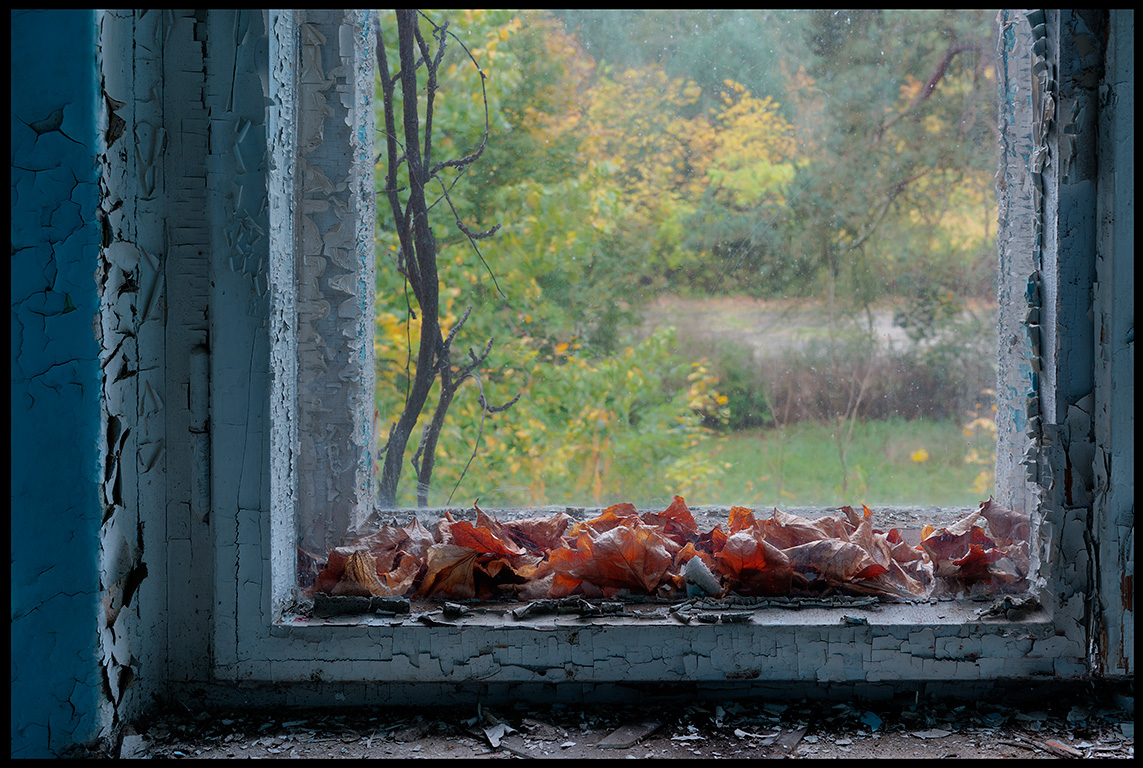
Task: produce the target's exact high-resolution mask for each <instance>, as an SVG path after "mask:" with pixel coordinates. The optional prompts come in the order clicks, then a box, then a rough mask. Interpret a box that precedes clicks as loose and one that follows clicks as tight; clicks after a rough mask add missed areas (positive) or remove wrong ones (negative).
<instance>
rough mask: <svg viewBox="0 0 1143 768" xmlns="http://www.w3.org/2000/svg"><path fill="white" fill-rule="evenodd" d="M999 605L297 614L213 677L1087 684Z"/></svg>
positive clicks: (1074, 662) (1050, 630) (1071, 661)
mask: <svg viewBox="0 0 1143 768" xmlns="http://www.w3.org/2000/svg"><path fill="white" fill-rule="evenodd" d="M993 604H994V603H981V602H976V601H967V600H948V601H927V602H918V603H878V604H874V605H852V606H850V607H841V608H835V607H821V606H812V607H804V608H800V609H796V610H792V609H790V608H785V607H783V608H777V607H769V606H768V607H759V608H752V609H746V608H744V607H739V606H735V607H734V608H733V609H732V610H730V611H727V612H728V613H742V612H746V611H748V613H749V617H748V618H747V619H746V620H740V619H739V620H733V621H731V622H729V623H728V622H726V621H718V622H710V621H709V620H698V619H693V620H691V621H690V622H689V623H685V624H684V623H683V622H682V621H680V620H679V619H677V618H675V617H674V616H673V615H671V614H670V611H669V609H668V606H665V605H656V606H652V605H650V604H643V605H641V606H639V607H635V606H631V605H629V606H628V607H627V613H626V614H625V615H622V616H619V615H606V616H592V617H589V618H580V617H579V616H576V615H562V614H559V615H541V616H535V617H531V618H524V619H514V618H512V616H511V615H510V614H509V613H508V611H509V610H510V609H511V608H513V607H515V608H519V605H520V604H511V605H508V604H491V603H483V604H481V605H479V606H471V607H469V611H470V612H469V613H467V614H465V615H463V616H459V617H455V618H451V619H445V618H443V614H442V613H440V611H441V610H442V607H443V605H442V604H439V603H421V604H415V605H414V606H412V608H413V610H411V611H410V613H408V614H405V615H393V616H379V615H373V616H338V617H330V618H324V619H314V618H311V617H306V616H302V615H300V614H286V615H285V616H284V617H283V620H282V621H280V622H277V623H275V624H273V625H272V626H269V627H267V628H266V629H267V633H266V636H264V638H263V642H262V643H259V644H258V646H259V647H260V651H261V652H259V653H258V654H257V656H246V657H245V658H238V659H235V660H234V663H233V664H226V665H219V667H217V668H216V672H217V673H218V674H219V676H220V677H223V678H228V679H237V680H264V681H274V682H287V681H289V680H297V681H307V680H321V681H323V682H346V683H349V682H357V683H360V682H409V683H414V682H415V683H450V684H451V683H465V682H477V681H480V682H503V683H523V682H533V683H556V682H563V681H577V682H590V683H603V682H632V683H652V682H663V683H668V682H735V681H756V682H817V683H825V682H843V681H844V682H857V681H863V682H880V681H897V680H914V681H922V682H937V681H984V680H998V679H1047V678H1053V679H1063V678H1081V677H1084V676H1085V675H1086V674H1087V667H1086V665H1085V664H1084V663H1083V649H1082V648H1080V647H1078V646H1077V645H1075V644H1074V643H1072V642H1070V641H1068V640H1067V639H1065V638H1064V637H1062V636H1058V635H1057V632H1056V628H1055V626H1054V625H1053V622H1052V619H1051V617H1050V616H1049V615H1048V613H1047V612H1045V611H1044V610H1043V609H1041V608H1039V607H1038V605H1037V606H1035V607H1034V608H1032V609H1030V610H1028V611H1027V612H1026V613H1024V614H1023V615H1020V616H1015V617H1014V618H1009V617H1007V616H1001V617H992V616H987V615H982V611H984V610H986V609H987V608H988V607H989V606H991V605H993ZM634 610H642V611H647V612H649V613H651V614H653V615H649V616H638V615H635V614H633V613H631V612H632V611H634ZM656 612H657V613H656ZM426 617H428V618H426ZM1073 646H1074V647H1073Z"/></svg>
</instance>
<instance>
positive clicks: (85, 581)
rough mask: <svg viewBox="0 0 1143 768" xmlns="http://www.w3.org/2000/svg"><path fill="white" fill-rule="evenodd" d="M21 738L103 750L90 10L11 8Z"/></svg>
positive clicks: (15, 742)
mask: <svg viewBox="0 0 1143 768" xmlns="http://www.w3.org/2000/svg"><path fill="white" fill-rule="evenodd" d="M11 18H12V59H13V61H21V62H32V61H35V62H37V63H36V65H35V66H34V67H32V68H30V70H26V71H24V72H17V71H15V70H14V71H13V77H12V193H11V194H12V224H11V236H12V271H11V274H12V286H11V287H12V315H11V317H12V527H11V531H12V560H11V564H12V565H11V567H12V576H11V579H12V584H11V587H12V589H11V594H12V602H11V630H12V634H11V638H12V678H11V679H12V686H11V694H12V731H11V733H12V741H11V753H12V756H13V757H50V756H52V755H53V754H54V753H57V752H58V751H59V750H61V749H62V748H64V747H66V746H68V745H70V744H72V743H75V742H84V741H88V740H89V739H91V738H94V737H95V735H96V732H97V721H98V715H97V713H98V700H99V690H100V685H99V679H98V672H97V665H96V658H95V656H96V648H97V642H96V638H97V606H98V594H99V572H98V567H99V560H98V539H99V522H100V505H99V490H98V489H99V456H98V453H97V449H96V446H97V444H98V437H97V435H98V432H99V383H100V368H99V347H98V345H97V343H96V339H95V335H94V333H93V320H95V321H96V322H97V321H98V311H99V301H98V296H97V294H96V285H95V280H94V273H95V264H96V261H97V258H98V247H99V224H98V221H97V218H96V213H95V212H96V205H97V200H98V185H97V180H98V169H97V166H96V164H95V157H96V154H97V152H98V149H97V146H96V144H97V143H96V135H95V110H96V108H97V98H98V79H97V76H96V68H95V24H94V13H93V12H92V11H54V12H42V11H28V10H25V11H13V12H12V17H11Z"/></svg>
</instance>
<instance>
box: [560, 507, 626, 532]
mask: <svg viewBox="0 0 1143 768" xmlns="http://www.w3.org/2000/svg"><path fill="white" fill-rule="evenodd" d="M638 523H639V512H638V510H636V509H635V505H634V504H627V503H623V504H612V505H611V506H610V507H608V508H607V509H605V510H603V512H602V513H601V514H600V515H599V517H593V518H592V519H590V520H584V521H583V522H582V523H576V524H575V525H573V526H572V527H571V529H570V530H569V531H568V536H569V537H572V538H575V537H576V536H579V534H580V533H582V532H583V531H591V532H592V533H603V532H604V531H610V530H611V529H612V528H614V527H616V526H617V525H624V526H628V527H630V526H632V525H638Z"/></svg>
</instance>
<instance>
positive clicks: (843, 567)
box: [298, 496, 1031, 600]
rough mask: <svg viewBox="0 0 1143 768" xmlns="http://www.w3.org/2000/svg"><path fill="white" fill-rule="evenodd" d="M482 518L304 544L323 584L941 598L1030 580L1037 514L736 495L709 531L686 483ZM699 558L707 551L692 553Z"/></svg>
mask: <svg viewBox="0 0 1143 768" xmlns="http://www.w3.org/2000/svg"><path fill="white" fill-rule="evenodd" d="M474 510H475V522H468V521H465V520H457V519H455V518H453V516H452V515H451V514H450V513H447V512H446V513H445V515H444V516H443V517H442V518H441V519H440V520H439V521H438V522H437V523H436V524H435V525H434V526H433V528H432V530H430V529H428V528H426V527H425V526H424V525H423V524H422V523H421V522H420V521H419V520H418V519H417V518H416V517H415V516H414V517H413V518H412V520H411V521H410V522H409V523H408V524H407V525H405V526H404V527H398V526H395V525H383V526H381V527H380V528H378V529H377V530H376V531H373V532H371V533H368V534H367V535H364V536H359V537H357V538H355V539H353V540H352V541H350V542H348V543H347V544H345V545H344V546H340V547H336V548H335V549H333V550H331V551H330V552H329V554H328V557H327V558H326V559H325V562H324V563H322V562H320V561H319V559H318V558H316V557H314V556H313V555H311V554H309V553H306V552H304V551H303V550H300V549H299V551H298V555H299V572H300V573H302V574H303V580H304V579H305V577H304V574H306V573H307V572H308V573H309V574H310V578H311V579H312V583H309V584H306V583H303V587H304V588H306V591H308V592H309V593H310V594H312V593H314V592H322V593H326V594H331V595H351V596H360V597H365V596H370V595H375V596H380V597H416V598H431V599H450V600H465V599H481V600H505V599H516V600H533V599H541V598H558V597H567V596H571V595H582V596H584V597H608V598H612V597H622V596H641V597H647V596H650V597H658V598H663V599H679V598H683V597H687V596H693V595H695V594H711V595H717V596H725V595H727V594H730V593H734V594H737V595H741V596H747V597H750V596H757V597H762V596H780V597H789V596H821V595H826V594H841V595H874V596H878V597H885V598H893V599H906V600H908V599H918V598H927V597H930V596H933V595H934V594H936V592H937V591H938V589H939V590H941V591H943V592H944V593H946V594H957V593H959V592H963V591H972V592H984V593H988V592H1015V591H1020V590H1022V589H1024V588H1025V587H1026V586H1027V584H1026V577H1027V573H1028V565H1029V546H1028V541H1029V535H1030V532H1031V525H1030V521H1029V519H1028V518H1027V516H1024V515H1021V514H1018V513H1016V512H1013V511H1012V510H1009V509H1006V508H1004V507H1002V506H1001V505H999V504H997V503H995V502H994V501H993V500H992V499H991V498H989V500H988V501H986V502H983V503H982V504H981V505H980V507H979V508H978V509H977V510H975V511H974V512H972V513H971V514H969V515H967V516H966V517H964V518H963V519H961V520H959V521H958V522H957V523H956V524H954V525H952V526H950V527H948V528H939V529H936V528H933V527H932V526H926V527H925V528H924V530H923V531H922V536H921V542H920V544H919V545H918V546H912V545H910V544H908V543H907V542H906V541H905V539H904V538H903V537H902V535H901V533H900V532H899V531H898V530H897V529H896V528H893V529H891V530H889V531H888V532H883V531H881V530H879V529H877V528H875V527H874V525H873V517H874V513H873V511H872V510H871V509H869V508H868V507H865V506H863V507H862V511H861V512H858V511H857V510H855V509H854V508H853V507H848V506H846V507H842V508H840V510H839V511H838V513H837V514H833V515H827V516H825V517H821V518H819V519H817V520H812V521H811V520H808V519H806V518H803V517H799V516H798V515H794V514H789V513H785V512H782V511H781V510H778V509H776V508H775V509H774V511H773V512H772V514H771V516H770V517H769V518H767V519H763V520H759V519H757V518H756V517H755V515H754V512H753V511H752V510H750V509H747V508H745V507H733V508H731V510H730V514H729V517H728V519H727V522H726V528H725V529H724V528H723V526H722V524H721V523H720V524H719V525H717V526H715V527H714V528H713V529H712V530H710V531H707V532H705V533H700V532H699V530H698V526H697V525H696V523H695V519H694V516H693V515H692V514H691V511H690V509H688V508H687V505H686V502H684V500H683V499H682V497H679V496H676V497H674V501H673V502H672V503H671V504H670V506H668V507H667V508H666V509H665V510H663V511H661V512H644V513H642V514H640V513H639V512H638V510H636V508H635V507H634V506H633V505H632V504H626V503H624V504H615V505H613V506H611V507H608V508H607V509H605V510H604V511H603V512H602V513H601V514H600V515H599V516H598V517H594V518H591V519H589V520H583V521H576V520H575V519H574V518H572V517H571V516H569V515H567V514H565V513H563V512H560V513H556V514H553V515H551V516H548V517H531V518H524V519H517V520H511V521H506V522H500V521H498V520H496V519H495V518H493V517H490V516H489V515H487V514H485V513H484V511H483V510H481V509H480V508H479V507H477V506H475V505H474ZM692 561H697V562H692Z"/></svg>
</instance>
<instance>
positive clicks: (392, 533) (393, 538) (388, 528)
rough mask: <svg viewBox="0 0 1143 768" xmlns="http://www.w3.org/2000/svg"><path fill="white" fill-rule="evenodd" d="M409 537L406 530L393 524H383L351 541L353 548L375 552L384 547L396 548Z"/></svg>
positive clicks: (384, 548)
mask: <svg viewBox="0 0 1143 768" xmlns="http://www.w3.org/2000/svg"><path fill="white" fill-rule="evenodd" d="M408 538H409V534H408V532H407V531H406V530H405V529H403V528H398V527H397V526H395V525H383V526H381V527H380V528H379V529H377V530H376V531H374V532H373V533H371V534H369V535H368V536H362V537H361V538H359V539H356V540H355V541H354V542H353V547H354V549H363V550H365V551H367V552H373V553H374V554H376V553H377V552H380V551H383V550H386V549H396V548H397V547H399V546H400V545H402V544H404V543H405V541H407V540H408Z"/></svg>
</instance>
